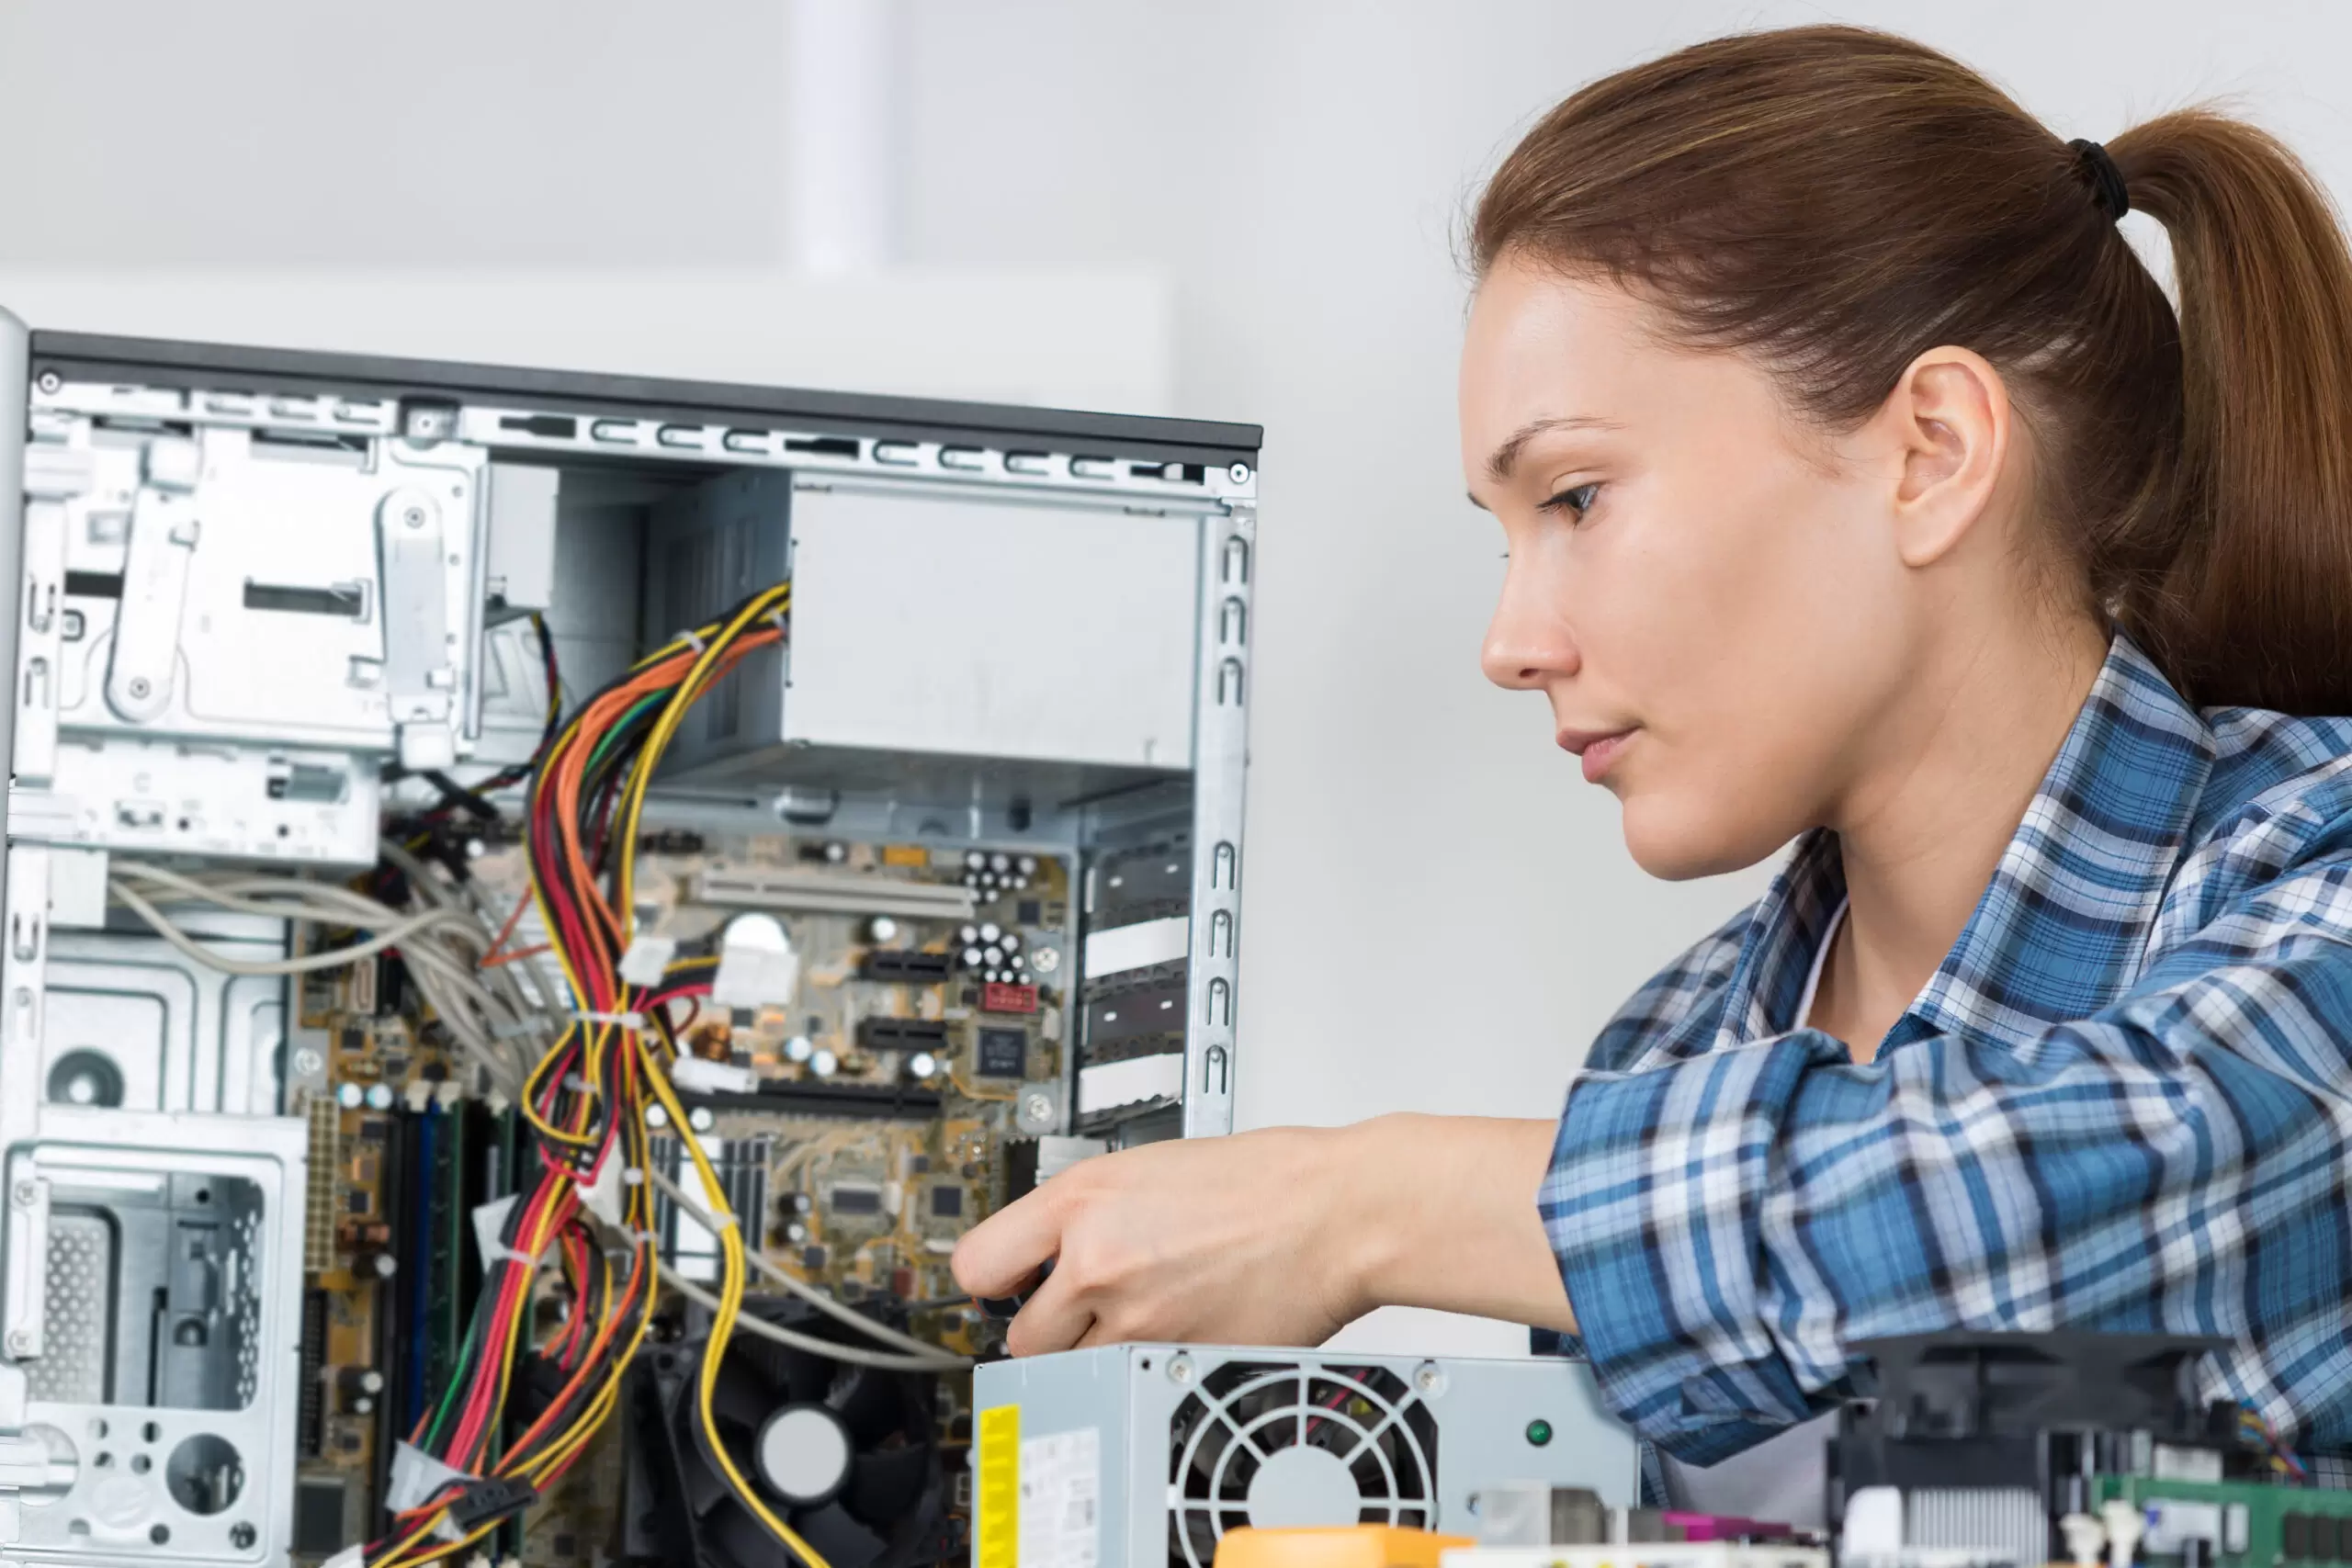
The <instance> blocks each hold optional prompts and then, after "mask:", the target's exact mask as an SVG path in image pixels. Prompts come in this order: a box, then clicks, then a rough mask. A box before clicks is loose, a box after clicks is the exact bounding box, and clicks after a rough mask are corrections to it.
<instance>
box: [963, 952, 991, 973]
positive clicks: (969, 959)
mask: <svg viewBox="0 0 2352 1568" xmlns="http://www.w3.org/2000/svg"><path fill="white" fill-rule="evenodd" d="M984 956H986V955H985V954H983V953H981V952H980V950H979V949H978V948H977V947H967V948H966V949H965V950H964V967H965V968H967V969H978V967H979V966H980V960H981V959H982V958H983V957H984Z"/></svg>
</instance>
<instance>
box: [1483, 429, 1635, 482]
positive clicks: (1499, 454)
mask: <svg viewBox="0 0 2352 1568" xmlns="http://www.w3.org/2000/svg"><path fill="white" fill-rule="evenodd" d="M1623 428H1624V426H1623V425H1621V424H1619V423H1617V422H1616V421H1615V420H1613V419H1601V418H1600V417H1598V416H1596V415H1592V414H1568V415H1565V416H1561V417H1556V418H1545V419H1531V420H1529V421H1528V422H1527V423H1525V424H1522V425H1521V426H1520V427H1519V428H1518V429H1517V430H1514V431H1512V432H1511V433H1510V437H1509V438H1508V439H1506V440H1505V441H1504V442H1503V444H1502V445H1501V446H1498V447H1496V448H1495V450H1494V452H1493V454H1492V455H1491V456H1490V457H1487V478H1488V479H1492V480H1494V481H1495V482H1496V483H1497V484H1500V483H1502V482H1503V481H1504V480H1505V479H1509V478H1510V471H1511V468H1512V467H1513V466H1514V465H1516V464H1517V463H1518V461H1519V455H1520V453H1521V452H1522V451H1524V450H1525V449H1526V447H1527V444H1528V443H1529V442H1531V441H1532V440H1534V439H1535V438H1536V437H1537V436H1539V435H1544V434H1550V433H1551V432H1553V431H1555V430H1623Z"/></svg>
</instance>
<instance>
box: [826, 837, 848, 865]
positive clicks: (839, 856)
mask: <svg viewBox="0 0 2352 1568" xmlns="http://www.w3.org/2000/svg"><path fill="white" fill-rule="evenodd" d="M847 859H849V846H848V845H847V844H844V843H842V842H841V841H840V840H833V841H832V842H831V843H828V844H827V845H826V846H825V860H826V862H827V863H830V864H832V865H839V864H841V863H842V862H843V861H845V860H847Z"/></svg>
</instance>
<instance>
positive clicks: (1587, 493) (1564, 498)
mask: <svg viewBox="0 0 2352 1568" xmlns="http://www.w3.org/2000/svg"><path fill="white" fill-rule="evenodd" d="M1599 493H1600V484H1599V482H1598V481H1596V482H1594V483H1592V484H1581V485H1576V486H1573V487H1571V488H1570V489H1567V490H1564V491H1560V492H1559V493H1558V494H1557V495H1555V496H1553V497H1552V498H1551V499H1550V500H1548V501H1546V502H1544V503H1543V504H1542V505H1541V506H1539V507H1538V508H1537V509H1536V510H1538V511H1540V512H1566V513H1573V514H1574V515H1576V516H1577V517H1582V516H1583V515H1584V514H1585V513H1588V512H1589V511H1591V510H1592V502H1593V499H1594V497H1595V496H1597V495H1598V494H1599Z"/></svg>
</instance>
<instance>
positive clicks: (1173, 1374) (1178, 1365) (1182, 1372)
mask: <svg viewBox="0 0 2352 1568" xmlns="http://www.w3.org/2000/svg"><path fill="white" fill-rule="evenodd" d="M1168 1381H1169V1382H1173V1383H1187V1382H1192V1381H1193V1358H1192V1357H1190V1356H1188V1355H1186V1354H1185V1353H1184V1352H1183V1351H1182V1350H1179V1351H1177V1352H1176V1354H1174V1355H1172V1356H1170V1357H1169V1358H1168Z"/></svg>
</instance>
